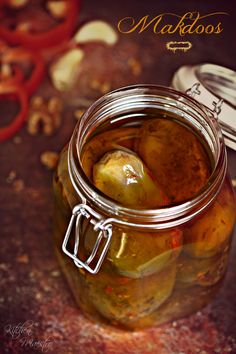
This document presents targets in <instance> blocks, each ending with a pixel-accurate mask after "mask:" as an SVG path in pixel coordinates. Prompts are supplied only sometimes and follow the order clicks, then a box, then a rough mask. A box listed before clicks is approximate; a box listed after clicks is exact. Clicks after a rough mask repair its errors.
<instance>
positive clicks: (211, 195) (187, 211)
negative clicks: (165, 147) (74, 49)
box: [68, 85, 227, 229]
mask: <svg viewBox="0 0 236 354" xmlns="http://www.w3.org/2000/svg"><path fill="white" fill-rule="evenodd" d="M144 108H150V109H156V110H160V109H161V110H162V111H163V110H164V111H166V112H168V113H172V114H175V115H176V116H178V117H180V119H181V121H183V122H186V123H188V125H190V126H194V128H195V129H197V130H198V132H199V134H200V135H201V136H202V138H203V139H204V140H205V142H206V144H207V145H208V148H209V149H210V151H211V153H212V156H213V159H214V161H213V162H214V167H213V171H212V174H211V176H210V178H209V180H208V181H207V183H206V185H205V186H204V187H203V188H202V190H201V192H200V193H199V194H198V195H197V196H196V197H195V198H193V199H191V200H189V201H187V202H184V203H182V204H179V205H176V206H171V207H168V206H167V207H163V208H160V209H148V210H140V209H131V208H127V207H124V206H122V205H120V204H118V203H116V202H114V201H112V200H111V199H108V198H106V197H104V195H102V194H100V193H99V191H97V190H95V189H94V186H93V184H92V183H91V181H89V179H88V178H87V176H86V175H85V173H84V171H83V167H82V164H81V152H82V149H83V146H84V144H85V143H86V142H87V141H88V140H89V138H90V137H91V135H93V134H95V133H96V130H97V129H98V127H101V125H102V124H104V123H105V122H107V121H110V122H111V121H112V122H115V121H116V120H117V121H118V120H119V121H120V120H122V119H123V118H122V117H125V116H127V113H129V114H132V115H135V114H136V115H138V113H139V112H140V111H141V110H142V109H144ZM124 119H125V118H124ZM226 165H227V161H226V151H225V146H224V143H223V138H222V134H221V131H220V128H219V125H218V123H217V121H216V120H215V119H214V116H213V114H212V113H211V111H210V110H208V109H207V108H206V107H204V106H203V105H201V104H199V103H198V102H197V101H195V100H194V99H192V98H190V97H189V96H187V95H186V94H183V93H180V92H178V91H175V90H172V89H170V88H166V87H162V86H155V85H141V86H129V87H125V88H122V89H119V90H117V91H113V92H111V93H109V94H107V95H105V96H103V97H102V98H100V99H99V100H98V101H96V102H95V103H94V104H93V105H92V106H91V107H90V108H89V109H88V110H87V112H85V114H84V115H83V117H82V118H81V120H80V121H79V122H78V124H77V126H76V128H75V131H74V133H73V135H72V138H71V141H70V144H69V149H68V167H69V174H70V178H71V182H72V184H73V186H74V188H75V190H76V192H77V193H78V195H79V196H80V198H81V200H82V203H84V204H89V205H93V208H95V209H96V211H97V212H99V213H101V214H102V215H105V216H106V217H108V219H109V222H113V223H117V224H121V225H127V226H134V227H139V228H145V229H146V228H150V229H153V228H155V229H163V228H169V227H174V226H177V225H180V224H182V223H184V222H186V221H188V220H191V219H192V218H193V217H195V216H196V215H197V214H198V213H200V212H201V211H202V210H203V209H205V208H206V207H207V205H209V204H210V203H211V202H212V200H214V199H215V198H216V195H217V194H218V192H219V190H220V188H221V185H222V183H223V180H224V177H225V173H226Z"/></svg>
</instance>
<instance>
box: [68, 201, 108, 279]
mask: <svg viewBox="0 0 236 354" xmlns="http://www.w3.org/2000/svg"><path fill="white" fill-rule="evenodd" d="M82 217H85V218H86V219H88V220H89V222H90V223H91V224H93V225H94V228H93V229H94V230H95V231H98V237H97V240H96V242H95V244H94V247H93V250H92V252H91V254H90V256H89V257H88V259H87V260H86V261H84V262H83V261H82V260H81V259H79V258H78V257H77V255H78V250H79V241H80V232H81V231H80V229H81V219H82ZM74 226H75V242H74V253H71V252H70V251H69V250H68V249H67V244H68V241H69V238H70V236H71V234H72V229H73V227H74ZM111 237H112V225H111V223H108V220H106V219H103V218H102V216H101V215H100V214H98V213H96V212H95V211H94V210H93V209H92V208H90V207H89V206H88V205H86V204H79V205H76V206H75V207H74V209H73V211H72V216H71V219H70V222H69V225H68V228H67V231H66V234H65V237H64V241H63V244H62V250H63V252H64V253H65V254H66V255H67V256H69V257H70V258H72V259H73V261H74V264H75V265H76V266H77V267H78V268H84V269H86V270H87V271H88V272H89V273H92V274H96V273H97V272H98V271H99V269H100V268H101V265H102V262H103V260H104V258H105V256H106V253H107V251H108V248H109V246H110V242H111ZM103 238H104V239H105V240H106V241H105V244H104V246H103V249H102V251H101V255H100V257H99V259H98V261H97V263H96V265H95V266H94V268H91V267H90V266H89V265H90V264H91V262H92V261H93V260H94V258H95V256H96V255H97V252H98V249H99V246H100V244H101V241H102V239H103Z"/></svg>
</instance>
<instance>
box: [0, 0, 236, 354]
mask: <svg viewBox="0 0 236 354" xmlns="http://www.w3.org/2000/svg"><path fill="white" fill-rule="evenodd" d="M186 11H200V12H201V14H206V13H209V12H215V11H226V12H228V13H229V16H227V17H222V22H223V28H224V31H223V33H222V34H221V35H219V36H214V35H212V36H207V35H193V36H191V37H186V40H191V41H192V43H193V48H192V49H191V50H190V51H189V52H187V53H182V52H180V53H175V54H173V53H171V52H169V51H167V50H166V49H165V43H166V42H167V41H168V40H179V37H178V36H172V37H169V36H157V35H154V34H153V33H152V32H150V31H145V33H143V34H140V35H137V34H132V35H128V36H126V35H120V37H119V42H118V43H117V45H116V46H115V47H112V48H110V47H106V46H103V45H101V44H96V45H95V44H90V45H86V46H85V47H84V50H85V52H86V60H84V61H83V63H82V67H81V74H80V78H79V79H78V83H77V85H76V88H75V90H74V91H73V92H70V93H69V94H66V95H61V98H62V100H63V101H64V103H65V111H64V115H63V123H62V126H61V127H60V129H59V130H58V131H56V133H55V134H54V135H53V136H52V137H45V136H43V134H39V135H38V136H36V137H33V136H30V135H29V134H28V133H27V130H26V129H25V128H23V129H22V130H21V131H20V133H19V134H18V137H20V140H19V139H18V141H16V140H14V139H11V140H10V141H8V142H6V143H4V144H1V145H0V169H1V174H0V213H1V214H0V221H1V248H0V272H1V274H2V275H1V279H0V284H1V292H0V336H1V341H0V352H1V353H24V354H27V353H30V354H34V353H42V352H43V350H42V348H41V349H40V348H37V345H36V341H37V340H39V341H41V342H38V345H39V344H40V343H41V344H42V343H45V340H46V339H47V338H49V339H50V341H51V342H52V343H51V346H50V350H49V351H48V352H49V353H54V354H70V353H73V354H77V353H79V354H92V353H96V354H97V353H99V354H102V353H109V354H111V353H117V354H118V353H119V354H121V353H127V354H128V353H135V354H138V353H139V354H145V353H157V354H181V353H182V354H183V353H185V354H192V353H201V354H206V353H207V354H213V353H220V354H226V353H236V300H235V297H236V273H235V266H236V260H235V257H236V244H235V242H234V244H233V247H232V253H231V258H230V264H229V271H228V274H227V277H226V280H225V283H224V286H223V288H222V289H221V291H220V292H219V294H218V296H217V297H216V299H215V300H214V301H213V303H212V304H211V305H209V306H208V307H207V308H205V309H204V310H202V311H201V312H198V313H197V314H195V315H193V316H191V317H189V318H186V319H183V320H180V321H176V322H173V323H170V324H167V325H164V326H161V327H159V328H156V329H155V328H152V329H148V330H146V331H143V332H141V333H123V332H118V331H115V330H112V329H108V328H102V327H100V326H98V325H96V324H93V323H91V322H89V321H88V320H87V319H85V318H84V317H83V316H82V315H81V313H80V311H79V309H78V308H77V307H76V305H75V303H74V300H73V298H72V296H71V294H70V291H69V289H68V287H67V284H66V283H65V281H64V278H63V277H62V275H61V273H60V269H59V266H58V263H57V261H56V259H55V256H54V252H53V242H52V237H51V234H52V231H51V228H52V195H51V180H52V173H51V172H49V171H47V170H46V169H45V167H44V166H43V165H42V164H41V163H40V155H41V154H42V152H44V151H46V150H53V151H58V152H59V151H60V149H61V148H62V147H63V145H64V144H65V143H66V142H67V141H68V139H69V137H70V135H71V133H72V130H73V127H74V126H75V123H76V120H75V118H74V116H73V112H74V110H75V109H76V108H85V106H87V105H88V103H89V102H92V101H93V100H95V99H96V98H98V97H99V96H101V92H99V90H97V89H94V88H93V84H92V82H93V80H97V81H98V82H100V84H102V83H109V86H110V89H114V88H116V87H120V86H123V85H127V84H133V83H156V84H162V85H168V84H169V83H170V81H171V78H172V75H173V73H174V72H175V70H176V69H177V68H178V67H179V66H180V65H183V64H197V63H201V62H212V63H217V64H221V65H225V66H228V67H229V68H232V69H234V70H236V60H235V58H236V47H235V34H236V33H235V32H236V15H235V12H234V7H233V2H232V3H230V2H229V1H227V0H225V1H218V2H217V1H211V0H209V1H207V0H205V1H200V0H199V1H187V0H185V1H173V0H172V1H167V0H166V1H140V2H138V1H128V0H127V1H107V0H101V1H92V0H86V1H85V0H84V1H83V6H82V9H81V12H80V14H79V16H78V23H81V22H82V21H83V20H86V19H93V18H102V19H104V20H107V21H108V22H110V23H112V24H113V25H114V26H116V24H117V22H118V20H119V19H121V18H123V17H125V16H134V17H137V18H138V17H140V16H144V15H146V14H150V16H154V15H157V14H159V13H161V12H175V13H178V14H183V13H185V12H186ZM129 58H135V60H136V61H137V62H138V63H139V64H140V67H141V73H140V75H137V76H136V75H135V74H134V73H132V67H130V65H128V60H129ZM39 93H40V94H41V93H42V94H43V95H44V96H45V97H46V98H49V97H50V96H51V95H54V94H55V93H56V92H55V91H54V90H53V88H52V87H51V84H50V81H49V79H48V78H46V79H45V81H44V83H43V85H42V86H41V88H40V89H39ZM85 99H86V100H85ZM0 109H1V112H2V114H3V113H4V112H8V111H9V110H10V109H11V107H9V106H4V105H2V104H1V107H0ZM235 156H236V153H234V152H233V151H230V150H228V158H229V169H230V173H231V177H232V178H235V176H236V167H235ZM11 171H15V173H16V177H15V179H14V180H13V181H11V180H10V179H9V174H10V172H11ZM25 321H33V326H32V333H31V334H30V335H29V336H27V334H25V335H23V334H20V335H19V337H18V338H16V339H13V338H12V337H11V335H10V334H9V333H8V334H7V333H6V329H7V327H6V326H7V325H11V326H16V325H18V324H23V323H24V322H25ZM24 336H25V337H26V338H27V339H31V340H32V342H31V344H30V343H28V345H25V346H24V345H23V344H22V342H21V339H22V338H23V337H24ZM33 344H34V345H35V347H33ZM44 345H45V344H44ZM44 352H45V348H44Z"/></svg>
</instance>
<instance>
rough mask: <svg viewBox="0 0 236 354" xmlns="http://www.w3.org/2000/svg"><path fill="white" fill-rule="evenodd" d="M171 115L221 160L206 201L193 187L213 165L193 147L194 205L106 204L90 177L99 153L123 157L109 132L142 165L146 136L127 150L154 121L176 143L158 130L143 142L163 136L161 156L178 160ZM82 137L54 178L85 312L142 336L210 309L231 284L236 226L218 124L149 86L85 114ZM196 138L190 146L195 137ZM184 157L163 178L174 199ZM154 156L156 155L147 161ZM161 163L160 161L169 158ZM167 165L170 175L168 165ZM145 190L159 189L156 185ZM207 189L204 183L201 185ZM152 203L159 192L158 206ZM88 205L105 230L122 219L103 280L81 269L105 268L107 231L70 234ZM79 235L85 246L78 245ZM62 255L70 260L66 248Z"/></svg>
mask: <svg viewBox="0 0 236 354" xmlns="http://www.w3.org/2000/svg"><path fill="white" fill-rule="evenodd" d="M169 114H170V121H171V122H174V121H179V123H180V125H181V126H183V125H184V124H185V123H186V122H188V126H189V127H190V126H191V129H192V127H194V132H195V133H196V135H198V134H199V136H200V135H201V137H202V139H203V140H204V141H205V142H206V144H207V146H208V147H209V151H211V152H212V156H213V160H214V166H213V168H212V171H213V172H211V175H210V177H209V175H208V177H207V178H208V179H205V182H204V186H203V187H201V189H200V192H199V193H198V194H197V195H195V197H191V196H192V191H191V193H190V194H188V193H189V190H188V186H189V185H188V183H189V181H190V182H191V179H192V178H194V174H196V175H197V174H198V172H199V169H200V171H201V168H200V165H202V164H204V163H203V158H202V157H201V156H203V155H201V154H200V155H199V154H198V152H199V151H200V150H199V149H200V148H198V143H196V144H195V143H194V144H193V145H191V144H190V145H189V146H190V147H189V148H188V149H187V150H191V146H193V150H194V151H197V155H196V157H197V158H196V159H197V160H199V161H200V165H199V166H196V165H195V163H193V164H190V167H191V168H192V170H191V173H192V174H190V175H188V171H189V170H188V169H185V170H184V172H185V173H184V174H183V178H184V180H185V182H186V183H185V189H184V190H185V192H186V193H187V194H186V195H188V196H187V199H185V200H184V201H181V199H178V200H175V203H177V206H175V204H174V206H173V207H170V208H169V207H167V208H165V207H163V208H159V209H154V210H143V211H140V210H137V209H135V210H134V209H130V208H123V206H122V205H119V204H117V203H114V202H113V201H112V200H111V199H110V200H109V199H107V198H106V196H105V197H104V194H103V195H102V194H99V191H98V190H96V188H94V185H93V183H92V182H91V180H90V178H89V177H88V175H89V173H88V174H86V172H85V170H86V169H87V170H89V169H90V170H91V166H92V165H93V164H94V162H95V163H96V162H97V160H98V158H99V159H100V158H101V156H98V155H97V152H98V151H100V155H102V154H104V153H106V152H107V151H109V150H111V151H112V150H114V148H113V147H111V146H110V145H109V144H110V142H111V141H112V140H114V139H113V136H112V133H111V131H110V130H112V127H114V128H115V129H116V128H121V130H119V129H118V133H117V130H116V133H115V134H116V137H119V138H120V137H122V142H123V144H124V148H125V149H126V150H125V151H126V152H127V149H128V150H129V149H132V146H133V147H134V149H135V148H136V149H139V150H138V153H137V154H138V155H139V156H142V153H143V150H142V148H139V146H142V145H140V144H141V143H140V140H139V141H138V143H137V139H136V138H137V136H136V138H135V144H134V145H132V144H131V143H130V139H128V140H127V137H126V136H123V135H124V134H126V133H125V132H127V131H129V132H131V131H133V129H137V130H139V129H140V127H143V125H142V124H143V122H144V121H145V122H146V118H147V119H149V118H150V117H151V118H152V119H154V120H155V122H156V118H157V117H158V119H159V118H160V116H163V119H164V128H163V129H164V131H165V132H166V131H167V132H168V138H167V139H165V134H164V135H163V134H161V135H160V134H159V133H160V131H159V130H158V131H157V130H156V131H155V124H154V127H153V126H152V124H151V125H150V126H149V128H151V129H149V130H148V131H147V130H145V129H144V134H146V133H147V132H148V134H149V133H150V132H151V140H150V139H149V140H148V142H149V143H150V142H151V144H149V146H148V147H150V146H151V149H152V143H153V139H154V140H155V139H156V136H158V137H160V136H161V139H164V140H165V141H166V147H165V148H164V149H162V153H165V151H166V150H169V141H171V139H169V137H170V135H171V134H172V133H173V130H172V127H173V125H172V126H171V129H169V128H168V127H169V123H168V121H167V120H168V119H169V118H168V115H169ZM140 117H141V118H140ZM159 122H160V119H159ZM166 122H167V123H166ZM186 124H187V123H186ZM144 125H145V123H144ZM178 126H179V125H178ZM123 127H125V129H126V130H125V131H124V130H123ZM166 127H167V128H168V129H167V130H165V129H166ZM76 129H77V130H75V132H74V135H73V137H72V140H71V143H70V145H69V147H65V148H64V149H63V151H62V153H61V155H60V159H59V164H58V167H57V170H56V171H55V175H54V182H53V183H54V196H55V213H54V239H55V246H56V253H57V255H58V259H59V262H60V264H61V267H62V269H63V271H64V273H65V275H66V278H67V280H68V283H69V286H70V288H71V290H72V292H73V294H74V297H75V299H76V301H77V303H78V305H79V306H80V308H81V309H82V310H83V311H84V313H85V314H87V315H88V316H90V317H91V318H92V319H94V320H97V321H98V322H105V323H108V324H113V325H116V326H119V327H122V328H128V329H132V330H133V329H139V328H143V327H147V326H153V325H158V324H161V323H163V322H167V321H172V320H174V319H177V318H181V317H183V316H186V315H189V314H191V313H193V312H195V311H197V310H199V309H200V308H202V307H203V306H205V305H206V304H207V303H208V302H209V301H210V300H211V299H212V297H213V296H214V295H215V294H216V292H217V290H218V289H219V287H220V285H221V283H222V281H223V278H224V275H225V272H226V269H227V263H228V256H229V250H230V243H231V236H232V231H233V226H234V221H235V199H234V193H233V189H232V186H231V183H230V180H229V177H228V176H227V174H225V171H226V169H225V167H226V157H225V150H224V145H223V143H222V140H221V137H220V138H219V137H218V135H219V136H220V131H218V130H217V129H218V126H217V123H216V122H215V121H214V119H213V120H211V119H210V118H209V117H208V113H205V110H204V111H202V107H201V106H198V104H197V103H196V102H195V101H193V100H191V99H189V97H187V96H185V95H184V94H180V93H179V92H177V91H174V90H170V89H168V88H162V87H151V88H150V87H148V88H147V87H145V86H143V87H141V88H140V87H139V88H135V89H133V88H131V89H130V88H125V89H124V90H123V91H122V90H121V92H115V93H111V94H109V95H107V96H105V99H101V100H100V101H98V103H97V104H95V105H94V107H93V106H92V107H91V108H90V109H89V110H88V111H87V113H85V115H84V116H83V118H82V120H81V121H80V122H79V123H78V126H77V128H76ZM181 129H183V128H181ZM177 130H178V129H177ZM142 131H143V130H142ZM181 131H182V130H181ZM187 131H188V133H186V135H185V136H186V139H188V136H189V130H188V129H187ZM154 132H155V133H154ZM102 133H104V134H105V135H102V136H103V138H102V139H98V141H96V143H95V145H94V146H93V147H92V149H90V147H89V149H87V152H88V155H86V156H87V158H86V159H85V164H84V165H83V163H82V158H81V156H82V153H83V151H84V150H86V149H84V150H83V146H85V147H86V144H87V142H88V143H89V142H90V141H92V139H93V137H95V138H96V136H98V137H99V134H102ZM195 133H194V134H195ZM154 134H156V135H155V136H154ZM194 134H193V135H191V136H195V135H194ZM163 136H164V138H163ZM181 136H182V135H181V134H179V135H177V137H178V139H177V138H176V139H174V140H172V146H174V145H173V144H174V142H175V141H177V140H178V141H179V140H181ZM107 137H108V140H107ZM147 137H149V135H148V136H147ZM158 139H159V138H158ZM191 139H192V138H191ZM191 139H190V141H191ZM194 139H195V140H196V137H195V138H194ZM95 140H96V139H95ZM131 140H132V139H131ZM144 140H145V139H144ZM155 141H156V140H155ZM158 141H159V140H158ZM199 141H200V140H199ZM183 144H184V141H183ZM181 145H182V142H181V141H180V143H178V144H177V145H176V146H178V148H179V149H181ZM116 146H117V145H116V144H115V148H116ZM143 146H144V145H143ZM157 146H158V148H157V150H156V151H155V153H153V152H152V157H153V156H154V158H155V156H156V152H157V153H159V150H158V149H159V147H160V144H159V145H157ZM178 148H177V149H178ZM175 151H176V150H174V151H173V156H174V159H172V160H171V161H173V168H172V163H171V164H170V165H171V168H170V169H169V170H168V174H167V176H166V177H167V179H165V175H164V179H163V180H162V183H163V185H164V184H165V187H166V190H168V187H169V182H168V181H169V180H168V178H170V180H171V181H172V182H173V184H175V191H176V193H177V194H178V196H179V195H181V193H180V194H179V189H180V188H178V187H179V185H178V183H179V182H180V184H181V182H182V181H181V179H179V180H178V181H177V182H178V183H176V179H175V176H176V175H175V171H177V170H176V169H178V166H177V165H176V164H175V158H176V154H175ZM149 156H150V154H149V151H147V154H146V155H145V156H144V158H145V157H149ZM158 156H159V158H161V156H162V155H161V154H159V155H158ZM188 156H191V154H190V155H189V154H188V153H187V157H186V156H185V153H184V154H182V157H181V158H180V159H179V162H180V165H181V164H182V165H183V163H182V162H183V160H184V161H185V162H184V163H186V164H187V166H189V164H188V160H189V159H188ZM193 157H195V155H194V156H193ZM163 160H164V161H163V163H164V165H165V163H166V161H165V158H164V159H163ZM193 161H195V158H193ZM148 162H150V160H149V159H147V163H148ZM151 162H152V160H151ZM90 172H91V171H90ZM157 172H159V170H158V171H157ZM129 176H130V177H132V175H129ZM189 176H190V177H189ZM149 177H150V176H149ZM161 177H162V175H160V178H161ZM185 177H186V178H185ZM108 179H109V176H108ZM146 180H149V182H150V179H148V178H147V179H146ZM199 180H201V176H199V179H197V180H196V181H195V182H196V183H198V182H199ZM118 189H119V188H118ZM151 190H152V189H151ZM198 190H199V189H198ZM153 194H155V193H152V192H151V194H150V196H151V197H152V195H153ZM171 194H172V193H170V195H171ZM177 194H176V195H177ZM186 200H187V201H186ZM85 203H86V205H87V206H88V207H90V208H91V209H92V210H93V211H94V212H95V213H97V214H98V215H100V216H101V217H102V220H106V219H109V218H111V217H113V219H112V220H113V221H112V235H111V242H110V244H109V247H108V250H107V253H106V254H105V253H104V254H105V257H104V260H103V262H102V264H101V267H100V269H99V270H98V272H97V273H96V274H91V273H90V272H89V271H88V270H87V269H84V267H83V266H81V265H82V263H81V262H80V261H82V262H85V263H86V260H88V259H90V260H92V263H93V262H95V264H96V262H97V261H98V260H99V259H100V256H101V255H102V254H103V249H105V248H103V247H105V246H104V242H105V241H104V239H103V240H102V241H101V243H100V244H99V247H98V248H97V249H96V252H95V253H94V254H93V250H94V247H95V245H96V241H97V240H98V238H99V236H98V229H97V228H96V227H97V226H98V225H97V224H94V223H91V220H90V219H87V218H86V217H84V216H83V217H81V215H79V216H77V221H78V224H77V223H76V225H75V227H74V229H71V230H70V231H71V232H70V235H69V238H67V237H65V234H66V235H67V236H68V233H67V232H66V230H68V229H67V228H68V224H69V222H70V218H71V215H72V211H73V210H74V207H75V206H77V205H78V204H82V205H84V204H85ZM178 203H179V204H178ZM145 208H146V207H145ZM100 220H101V219H100ZM93 221H94V220H93ZM70 224H71V223H70ZM94 225H95V227H94ZM99 225H100V226H101V223H100V224H99ZM77 235H79V238H76V237H77ZM66 238H67V245H68V247H69V248H70V249H71V250H72V251H70V254H69V257H68V256H67V255H68V254H67V255H65V253H63V251H62V244H63V245H64V246H65V243H64V242H63V241H64V239H66ZM95 248H96V247H95ZM63 250H64V252H65V247H64V248H63ZM92 255H93V256H92ZM78 259H79V260H80V261H79V262H78V261H77V260H78ZM98 262H99V261H98ZM97 264H98V263H97ZM85 268H86V267H85Z"/></svg>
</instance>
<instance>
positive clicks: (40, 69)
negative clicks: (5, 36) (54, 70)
mask: <svg viewBox="0 0 236 354" xmlns="http://www.w3.org/2000/svg"><path fill="white" fill-rule="evenodd" d="M0 53H1V60H2V63H6V64H9V65H13V68H14V70H15V81H17V82H19V80H20V77H21V76H22V77H23V75H20V73H19V71H20V70H19V68H18V67H17V66H16V64H18V63H22V64H24V63H30V64H31V63H32V64H33V68H32V72H31V74H30V76H29V78H27V79H26V80H22V81H23V86H24V87H25V89H26V91H27V93H28V95H32V93H33V92H34V91H35V90H36V89H37V87H38V85H39V84H40V82H41V81H42V79H43V77H44V71H45V64H44V60H43V58H42V57H41V55H40V54H39V53H37V52H35V51H30V50H27V49H24V48H22V47H7V46H6V45H5V44H2V43H1V44H0ZM11 82H12V83H14V77H12V79H11Z"/></svg>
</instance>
